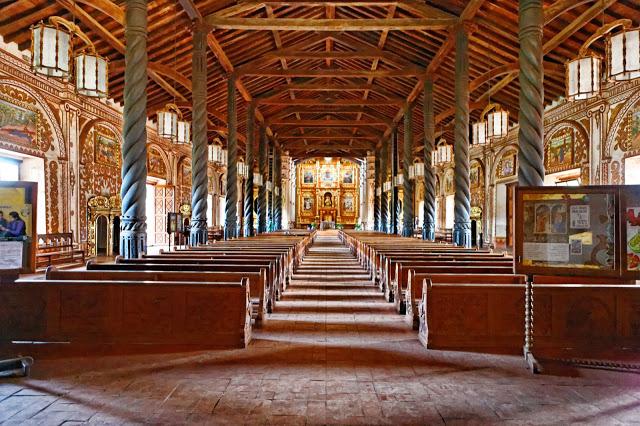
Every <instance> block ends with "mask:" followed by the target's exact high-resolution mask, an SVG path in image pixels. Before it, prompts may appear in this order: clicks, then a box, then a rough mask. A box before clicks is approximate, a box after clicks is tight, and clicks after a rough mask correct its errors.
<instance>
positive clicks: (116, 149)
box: [94, 132, 120, 167]
mask: <svg viewBox="0 0 640 426" xmlns="http://www.w3.org/2000/svg"><path fill="white" fill-rule="evenodd" d="M94 138H95V139H94V141H95V160H96V163H98V164H103V165H105V166H116V167H117V166H119V165H120V145H119V144H118V141H116V139H115V137H113V136H110V135H106V134H104V133H101V132H95V133H94Z"/></svg>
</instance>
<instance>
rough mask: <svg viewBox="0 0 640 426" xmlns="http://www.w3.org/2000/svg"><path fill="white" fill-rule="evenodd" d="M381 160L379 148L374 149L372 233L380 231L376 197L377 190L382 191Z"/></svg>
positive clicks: (378, 207)
mask: <svg viewBox="0 0 640 426" xmlns="http://www.w3.org/2000/svg"><path fill="white" fill-rule="evenodd" d="M381 160H382V159H381V158H380V147H376V151H375V159H374V161H375V165H374V173H373V176H374V178H373V230H374V231H380V230H381V228H382V227H381V225H380V198H381V197H380V195H378V188H380V190H381V191H382V189H381V188H382V182H381V176H382V173H381V171H380V165H381V163H382V162H381Z"/></svg>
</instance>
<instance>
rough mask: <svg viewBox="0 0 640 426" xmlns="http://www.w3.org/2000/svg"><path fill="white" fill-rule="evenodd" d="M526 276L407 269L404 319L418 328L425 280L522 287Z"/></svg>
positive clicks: (439, 282) (442, 282)
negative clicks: (424, 271)
mask: <svg viewBox="0 0 640 426" xmlns="http://www.w3.org/2000/svg"><path fill="white" fill-rule="evenodd" d="M526 279H527V277H526V276H525V275H514V274H456V273H444V274H431V273H420V274H417V273H416V271H415V269H409V271H408V274H407V290H406V295H405V303H406V312H405V321H406V322H407V324H409V325H411V326H412V327H413V329H414V330H418V329H419V325H420V321H419V320H420V315H419V305H420V302H421V301H422V291H423V288H424V283H425V282H431V283H432V284H516V285H519V286H520V287H523V288H524V284H525V283H526Z"/></svg>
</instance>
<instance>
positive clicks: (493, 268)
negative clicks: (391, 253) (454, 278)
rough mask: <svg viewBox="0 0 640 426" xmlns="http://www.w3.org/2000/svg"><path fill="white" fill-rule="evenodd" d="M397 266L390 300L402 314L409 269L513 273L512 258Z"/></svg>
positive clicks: (469, 272)
mask: <svg viewBox="0 0 640 426" xmlns="http://www.w3.org/2000/svg"><path fill="white" fill-rule="evenodd" d="M394 266H395V270H396V273H395V275H396V280H395V282H394V283H392V284H391V290H390V293H391V294H390V295H389V296H388V299H390V300H389V301H393V302H394V303H395V306H396V310H397V311H398V313H400V314H404V313H405V300H404V297H405V295H406V290H407V282H408V274H409V270H410V269H413V270H414V271H415V273H433V274H435V273H441V274H442V273H453V274H462V273H468V274H513V264H512V262H511V261H510V259H505V260H502V261H498V260H492V261H478V262H465V261H453V262H450V261H445V262H439V261H435V262H429V261H425V262H422V261H421V262H415V261H414V262H402V261H400V262H392V267H394Z"/></svg>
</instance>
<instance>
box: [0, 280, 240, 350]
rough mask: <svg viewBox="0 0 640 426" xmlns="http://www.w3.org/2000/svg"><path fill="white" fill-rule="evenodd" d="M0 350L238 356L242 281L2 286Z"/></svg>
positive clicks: (58, 282) (42, 282)
mask: <svg viewBox="0 0 640 426" xmlns="http://www.w3.org/2000/svg"><path fill="white" fill-rule="evenodd" d="M0 305H1V306H2V307H3V308H2V309H0V343H2V344H3V345H4V346H7V345H9V346H10V345H11V344H12V343H16V342H33V343H50V344H52V345H55V344H64V345H69V344H71V345H72V346H76V347H77V346H78V345H79V346H80V347H89V348H100V347H105V346H110V347H114V346H115V347H118V348H125V347H128V346H130V345H132V346H141V345H159V347H166V346H178V347H194V348H195V347H197V348H243V347H246V346H247V345H248V344H249V342H250V340H251V304H250V300H249V283H248V280H247V279H243V280H241V281H237V282H216V283H215V285H211V283H206V282H205V283H203V282H188V281H185V282H174V281H151V282H150V281H135V280H134V281H109V282H105V281H99V280H98V281H91V280H75V281H74V280H41V279H22V280H18V281H17V282H16V283H14V284H3V285H0Z"/></svg>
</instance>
